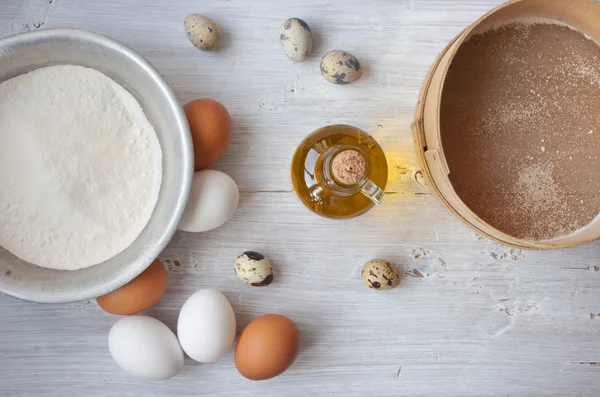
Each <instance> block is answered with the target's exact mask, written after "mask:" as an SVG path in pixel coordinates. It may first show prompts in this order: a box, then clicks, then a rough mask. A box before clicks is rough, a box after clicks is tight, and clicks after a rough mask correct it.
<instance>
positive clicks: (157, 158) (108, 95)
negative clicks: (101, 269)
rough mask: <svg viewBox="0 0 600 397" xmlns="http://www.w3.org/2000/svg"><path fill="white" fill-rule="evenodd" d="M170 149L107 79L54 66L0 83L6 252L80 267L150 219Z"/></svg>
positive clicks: (0, 232)
mask: <svg viewBox="0 0 600 397" xmlns="http://www.w3.org/2000/svg"><path fill="white" fill-rule="evenodd" d="M161 157H162V156H161V149H160V146H159V143H158V139H157V137H156V133H155V131H154V129H153V128H152V125H151V124H150V123H149V122H148V120H147V118H146V116H145V115H144V113H143V111H142V109H141V107H140V105H139V104H138V103H137V101H136V100H135V99H134V98H133V96H132V95H131V94H130V93H129V92H127V91H126V90H125V89H124V88H123V87H121V86H120V85H118V84H117V83H115V82H114V81H113V80H111V79H110V78H108V77H107V76H105V75H104V74H102V73H100V72H98V71H96V70H93V69H88V68H84V67H81V66H72V65H60V66H50V67H45V68H42V69H38V70H35V71H33V72H30V73H27V74H24V75H21V76H18V77H15V78H13V79H10V80H8V81H5V82H3V83H2V84H0V246H2V247H4V248H5V249H7V250H9V251H10V252H12V253H13V254H14V255H16V256H18V257H19V258H21V259H23V260H25V261H28V262H31V263H33V264H36V265H39V266H43V267H48V268H53V269H66V270H75V269H80V268H85V267H89V266H92V265H95V264H98V263H101V262H104V261H105V260H107V259H110V258H111V257H113V256H115V255H116V254H118V253H119V252H121V251H123V250H124V249H125V248H127V247H128V246H129V245H131V243H132V242H133V241H134V240H135V239H136V238H137V237H138V236H139V234H140V233H141V231H142V230H143V228H144V227H145V226H146V224H147V223H148V220H149V219H150V216H151V214H152V211H153V209H154V206H155V205H156V201H157V199H158V190H159V188H160V181H161V174H162V170H161V164H162V158H161Z"/></svg>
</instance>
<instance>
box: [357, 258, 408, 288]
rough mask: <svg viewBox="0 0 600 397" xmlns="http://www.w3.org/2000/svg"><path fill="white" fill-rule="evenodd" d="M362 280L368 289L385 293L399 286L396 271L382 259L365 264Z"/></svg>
mask: <svg viewBox="0 0 600 397" xmlns="http://www.w3.org/2000/svg"><path fill="white" fill-rule="evenodd" d="M362 279H363V281H364V282H365V284H367V286H368V287H369V288H372V289H375V290H378V291H387V290H390V289H393V288H396V287H397V286H398V284H400V273H398V269H396V267H395V266H394V265H392V264H391V263H389V262H388V261H386V260H384V259H373V260H370V261H369V262H367V263H366V264H365V266H364V267H363V270H362Z"/></svg>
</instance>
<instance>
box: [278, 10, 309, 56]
mask: <svg viewBox="0 0 600 397" xmlns="http://www.w3.org/2000/svg"><path fill="white" fill-rule="evenodd" d="M279 41H280V42H281V47H282V48H283V51H285V54H286V55H287V56H288V58H290V59H291V60H292V61H294V62H302V61H304V60H305V59H306V58H307V57H308V56H309V55H310V52H311V51H312V33H311V31H310V27H309V26H308V24H307V23H306V22H304V21H303V20H302V19H300V18H290V19H288V20H286V21H285V22H283V23H282V24H281V28H279Z"/></svg>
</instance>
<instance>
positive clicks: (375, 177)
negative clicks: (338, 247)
mask: <svg viewBox="0 0 600 397" xmlns="http://www.w3.org/2000/svg"><path fill="white" fill-rule="evenodd" d="M387 179H388V168H387V160H386V158H385V154H384V153H383V150H382V149H381V147H380V146H379V144H378V143H377V142H375V140H374V139H373V137H371V136H370V135H369V134H367V133H366V132H364V131H361V130H360V129H358V128H355V127H351V126H348V125H332V126H328V127H324V128H321V129H319V130H317V131H315V132H313V133H312V134H310V135H309V136H308V137H306V139H304V141H302V143H301V144H300V146H298V148H297V149H296V153H295V154H294V158H293V160H292V183H293V185H294V190H295V191H296V193H297V194H298V196H299V197H300V199H301V200H302V202H303V203H304V204H305V205H306V206H307V207H308V208H309V209H310V210H311V211H313V212H315V213H317V214H319V215H321V216H324V217H327V218H338V219H341V218H353V217H356V216H359V215H362V214H364V213H365V212H367V211H368V210H370V209H371V208H373V207H374V206H375V205H378V204H380V203H381V202H382V201H383V199H384V197H385V193H384V192H383V190H384V189H385V186H386V184H387Z"/></svg>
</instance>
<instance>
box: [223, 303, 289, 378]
mask: <svg viewBox="0 0 600 397" xmlns="http://www.w3.org/2000/svg"><path fill="white" fill-rule="evenodd" d="M299 351H300V331H299V330H298V327H296V324H294V322H293V321H292V320H290V319H289V318H287V317H285V316H281V315H278V314H268V315H266V316H262V317H259V318H257V319H255V320H254V321H252V322H251V323H250V324H248V326H247V327H246V328H244V330H243V331H242V333H241V334H240V337H239V339H238V342H237V345H236V347H235V366H236V367H237V369H238V371H239V372H240V374H242V376H244V377H245V378H248V379H251V380H266V379H270V378H273V377H275V376H277V375H280V374H281V373H283V372H284V371H285V370H287V369H288V368H289V367H290V366H291V365H292V364H293V363H294V361H295V360H296V357H297V356H298V352H299Z"/></svg>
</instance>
